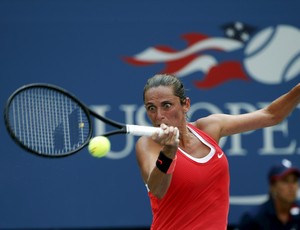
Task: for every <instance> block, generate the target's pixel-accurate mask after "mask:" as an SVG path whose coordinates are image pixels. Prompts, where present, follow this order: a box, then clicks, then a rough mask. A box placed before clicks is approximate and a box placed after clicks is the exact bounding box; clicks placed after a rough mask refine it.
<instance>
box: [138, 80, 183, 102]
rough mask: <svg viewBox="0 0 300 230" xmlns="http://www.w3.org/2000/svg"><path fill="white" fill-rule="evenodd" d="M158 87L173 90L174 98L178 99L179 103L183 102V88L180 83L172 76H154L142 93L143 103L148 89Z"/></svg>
mask: <svg viewBox="0 0 300 230" xmlns="http://www.w3.org/2000/svg"><path fill="white" fill-rule="evenodd" d="M159 86H170V87H172V88H173V93H174V95H175V96H177V97H179V99H180V103H181V104H183V103H184V102H185V99H186V96H185V88H184V86H183V84H182V82H181V81H180V80H179V79H178V78H177V77H176V76H174V75H172V74H155V75H154V76H153V77H151V78H149V79H148V81H147V83H146V85H145V87H144V92H143V101H144V102H145V93H146V91H147V90H148V89H150V88H154V87H159Z"/></svg>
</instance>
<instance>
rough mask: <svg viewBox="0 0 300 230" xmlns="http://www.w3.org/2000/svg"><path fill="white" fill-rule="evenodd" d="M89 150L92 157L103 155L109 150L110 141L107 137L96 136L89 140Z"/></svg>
mask: <svg viewBox="0 0 300 230" xmlns="http://www.w3.org/2000/svg"><path fill="white" fill-rule="evenodd" d="M88 149H89V152H90V154H91V155H92V156H94V157H99V158H100V157H104V156H105V155H106V154H107V153H108V152H109V151H110V141H109V139H108V138H107V137H104V136H97V137H94V138H92V139H91V140H90V142H89V146H88Z"/></svg>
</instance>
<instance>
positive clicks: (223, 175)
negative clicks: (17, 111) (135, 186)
mask: <svg viewBox="0 0 300 230" xmlns="http://www.w3.org/2000/svg"><path fill="white" fill-rule="evenodd" d="M143 96H144V105H145V108H146V111H147V115H148V117H149V119H150V120H151V122H152V124H153V126H157V127H161V129H162V130H163V133H155V134H153V135H152V137H141V138H139V140H138V141H137V143H136V156H137V161H138V164H139V167H140V170H141V174H142V178H143V180H144V182H145V184H146V186H147V188H148V194H149V197H150V201H151V207H152V213H153V222H152V225H151V229H153V230H154V229H155V230H156V229H163V230H168V229H172V230H174V229H176V230H177V229H188V230H192V229H204V230H210V229H211V230H221V229H226V228H227V216H228V209H229V169H228V162H227V159H226V156H225V154H224V153H223V151H222V149H221V148H220V147H219V146H218V142H219V140H220V139H221V138H222V137H224V136H228V135H232V134H236V133H241V132H246V131H249V130H255V129H259V128H264V127H267V126H272V125H276V124H278V123H279V122H281V121H282V120H283V119H284V118H286V117H287V116H288V114H289V113H290V112H291V111H292V110H293V109H294V108H295V106H297V104H298V103H299V102H300V84H298V85H297V86H296V87H295V88H293V89H292V90H291V91H290V92H288V93H287V94H285V95H283V96H281V97H279V98H278V99H277V100H275V101H273V102H272V103H271V104H270V105H269V106H268V107H266V108H264V109H261V110H257V111H255V112H251V113H247V114H242V115H226V114H213V115H210V116H207V117H203V118H199V119H198V120H196V121H194V122H190V123H188V122H187V120H186V114H187V112H188V111H189V109H190V105H191V101H190V98H188V97H187V96H186V95H185V89H184V86H183V84H182V83H181V82H180V81H179V79H178V78H176V77H175V76H172V75H168V74H157V75H155V76H154V77H152V78H150V79H148V81H147V84H146V85H145V88H144V95H143ZM178 132H179V139H178V138H177V135H178Z"/></svg>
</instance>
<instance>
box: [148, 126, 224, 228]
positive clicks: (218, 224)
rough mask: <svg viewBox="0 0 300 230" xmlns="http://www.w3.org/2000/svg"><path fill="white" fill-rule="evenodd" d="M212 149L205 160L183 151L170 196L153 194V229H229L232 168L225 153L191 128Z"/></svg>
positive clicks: (197, 130)
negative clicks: (230, 173) (230, 170)
mask: <svg viewBox="0 0 300 230" xmlns="http://www.w3.org/2000/svg"><path fill="white" fill-rule="evenodd" d="M188 127H189V129H190V130H191V132H193V133H194V135H196V136H197V137H198V139H199V140H200V141H202V142H203V143H204V144H206V145H207V146H208V147H210V148H211V151H210V153H209V154H208V155H207V156H205V157H204V158H192V157H191V156H189V155H188V154H187V153H184V152H183V151H182V150H181V149H180V148H179V149H178V150H177V162H176V167H175V170H174V172H173V176H172V181H171V184H170V187H169V189H168V191H167V193H166V195H165V196H164V197H163V198H162V199H158V198H156V197H154V196H153V195H152V194H151V191H149V193H148V194H149V197H150V201H151V207H152V214H153V222H152V225H151V229H152V230H174V229H180V230H184V229H186V230H194V229H201V230H225V229H226V228H227V217H228V211H229V168H228V162H227V158H226V156H225V154H224V153H223V151H222V150H221V148H220V147H219V145H218V144H217V143H216V142H215V141H214V140H213V139H212V138H211V137H210V136H208V135H207V134H206V133H204V132H202V131H201V130H199V129H197V128H196V127H195V126H193V125H191V124H189V125H188Z"/></svg>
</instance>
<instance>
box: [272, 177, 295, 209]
mask: <svg viewBox="0 0 300 230" xmlns="http://www.w3.org/2000/svg"><path fill="white" fill-rule="evenodd" d="M298 187H299V178H298V177H297V176H296V175H295V174H288V175H286V176H284V177H283V178H281V179H279V180H278V181H276V182H274V184H273V185H272V187H271V189H272V193H273V195H274V197H275V198H276V199H277V200H278V201H281V202H285V203H290V204H291V203H293V202H295V200H296V197H297V191H298Z"/></svg>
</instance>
